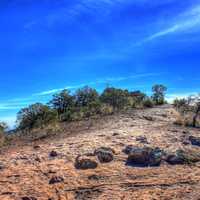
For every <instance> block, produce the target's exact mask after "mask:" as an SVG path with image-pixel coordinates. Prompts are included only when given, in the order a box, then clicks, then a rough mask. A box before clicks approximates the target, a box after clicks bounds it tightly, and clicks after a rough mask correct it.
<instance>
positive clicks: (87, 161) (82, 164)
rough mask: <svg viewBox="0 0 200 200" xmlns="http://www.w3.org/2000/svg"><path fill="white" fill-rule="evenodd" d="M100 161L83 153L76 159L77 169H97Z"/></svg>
mask: <svg viewBox="0 0 200 200" xmlns="http://www.w3.org/2000/svg"><path fill="white" fill-rule="evenodd" d="M97 166H98V163H97V161H96V159H95V158H92V157H89V156H86V155H83V156H80V155H79V156H77V158H76V160H75V168H76V169H82V170H86V169H95V168H97Z"/></svg>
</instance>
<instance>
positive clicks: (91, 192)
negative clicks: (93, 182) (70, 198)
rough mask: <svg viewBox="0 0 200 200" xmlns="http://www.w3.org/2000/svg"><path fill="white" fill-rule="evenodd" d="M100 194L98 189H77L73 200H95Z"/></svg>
mask: <svg viewBox="0 0 200 200" xmlns="http://www.w3.org/2000/svg"><path fill="white" fill-rule="evenodd" d="M101 193H102V190H101V189H99V188H96V189H95V188H87V189H79V190H77V191H75V200H89V199H97V198H98V197H99V196H100V195H101Z"/></svg>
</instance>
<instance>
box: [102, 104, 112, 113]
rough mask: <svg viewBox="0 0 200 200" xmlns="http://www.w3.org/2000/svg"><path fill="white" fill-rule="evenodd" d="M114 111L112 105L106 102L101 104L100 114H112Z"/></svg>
mask: <svg viewBox="0 0 200 200" xmlns="http://www.w3.org/2000/svg"><path fill="white" fill-rule="evenodd" d="M113 113H114V110H113V107H112V106H110V105H108V104H102V105H101V111H100V114H102V115H112V114H113Z"/></svg>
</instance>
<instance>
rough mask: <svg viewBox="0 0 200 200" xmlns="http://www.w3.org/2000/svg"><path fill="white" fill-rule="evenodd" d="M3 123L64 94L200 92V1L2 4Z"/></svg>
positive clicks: (11, 0) (12, 0)
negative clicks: (110, 89) (83, 90)
mask: <svg viewBox="0 0 200 200" xmlns="http://www.w3.org/2000/svg"><path fill="white" fill-rule="evenodd" d="M0 24H1V26H0V44H1V45H0V69H1V76H0V91H1V95H0V120H5V121H7V122H9V124H13V121H14V120H15V116H16V113H17V111H18V110H19V109H20V108H22V107H25V106H27V105H28V104H31V103H34V102H37V101H41V102H47V101H48V99H49V98H50V97H51V95H52V94H53V93H55V92H57V91H59V90H61V89H63V88H68V89H71V90H75V89H76V88H77V87H82V86H84V85H86V84H87V85H90V86H92V87H95V88H97V89H98V90H99V91H101V90H102V89H103V88H104V87H105V86H106V85H107V84H110V85H113V86H116V87H122V88H128V89H130V90H138V89H140V90H142V91H144V92H148V93H150V90H151V86H152V85H153V84H155V83H163V84H165V85H167V86H168V88H169V90H168V98H169V99H172V98H174V97H175V96H185V95H188V94H190V93H197V92H200V89H199V83H200V75H199V74H200V59H199V58H200V48H199V45H200V0H192V1H181V0H162V1H161V0H153V1H150V0H98V1H96V0H73V1H69V0H59V1H58V0H1V2H0Z"/></svg>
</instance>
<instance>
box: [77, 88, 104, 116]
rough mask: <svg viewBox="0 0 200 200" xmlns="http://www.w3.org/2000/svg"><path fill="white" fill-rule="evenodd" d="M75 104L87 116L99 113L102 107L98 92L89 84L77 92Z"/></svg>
mask: <svg viewBox="0 0 200 200" xmlns="http://www.w3.org/2000/svg"><path fill="white" fill-rule="evenodd" d="M75 105H76V108H77V109H78V110H79V111H80V112H83V113H84V115H85V116H87V117H88V116H91V115H95V114H98V113H99V112H100V107H101V104H100V100H99V94H98V92H97V91H96V90H95V89H93V88H90V87H88V86H85V87H84V88H82V89H79V90H77V91H76V94H75Z"/></svg>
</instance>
